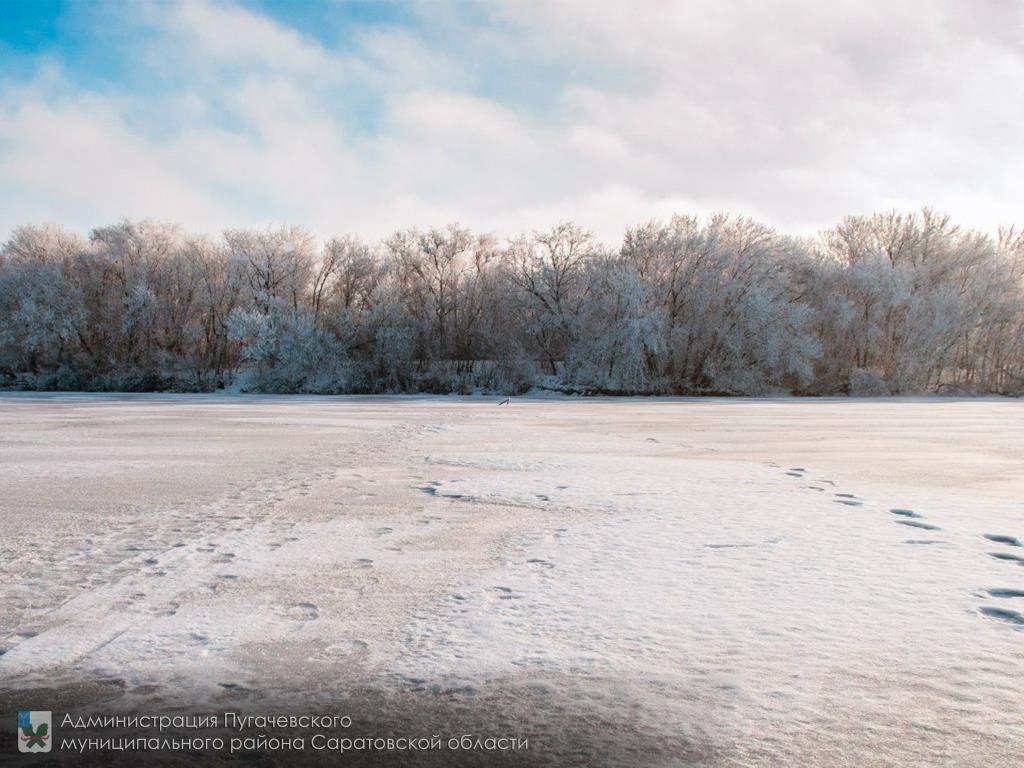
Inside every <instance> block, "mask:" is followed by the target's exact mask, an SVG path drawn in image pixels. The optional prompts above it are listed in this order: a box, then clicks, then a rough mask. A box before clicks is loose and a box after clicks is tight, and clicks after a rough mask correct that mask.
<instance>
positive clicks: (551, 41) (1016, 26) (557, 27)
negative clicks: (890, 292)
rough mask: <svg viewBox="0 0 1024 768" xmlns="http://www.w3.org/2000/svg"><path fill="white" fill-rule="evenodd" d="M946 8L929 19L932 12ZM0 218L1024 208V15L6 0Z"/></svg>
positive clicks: (266, 219) (534, 1) (628, 216)
mask: <svg viewBox="0 0 1024 768" xmlns="http://www.w3.org/2000/svg"><path fill="white" fill-rule="evenodd" d="M925 10H926V11H927V13H925V12H923V11H925ZM0 11H2V12H0V230H2V232H3V233H7V232H9V231H10V230H11V229H12V228H13V227H15V226H17V225H19V224H25V223H35V222H42V221H56V222H58V223H61V224H64V225H66V226H68V227H70V228H73V229H76V230H79V231H82V232H87V231H88V229H89V228H91V227H93V226H99V225H102V224H105V223H109V222H111V221H116V220H118V219H120V218H122V217H130V218H147V217H148V218H163V219H170V220H174V221H178V222H180V223H182V224H184V225H186V226H188V227H190V228H192V229H197V230H201V231H207V232H217V231H219V230H221V229H223V228H226V227H236V226H251V225H252V226H255V225H262V224H267V223H274V222H281V221H289V222H294V223H299V224H302V225H305V226H307V227H309V228H311V229H312V230H313V231H314V232H316V233H317V234H318V235H321V236H329V235H333V234H341V233H345V232H353V231H357V232H360V233H362V234H364V235H366V236H369V237H379V236H383V235H385V234H387V233H388V232H389V231H392V230H394V229H396V228H398V227H404V226H410V225H431V224H443V223H445V222H449V221H460V222H462V223H464V224H467V225H469V226H472V227H475V228H478V229H485V230H489V231H493V232H496V233H497V234H500V235H513V234H515V233H517V232H519V231H524V230H529V229H533V228H539V227H543V226H546V225H549V224H551V223H553V222H555V221H558V220H562V219H573V220H577V221H579V222H580V223H582V224H583V225H584V226H587V227H589V228H591V229H593V230H594V231H596V232H597V234H598V235H599V236H600V237H602V238H603V239H605V240H607V241H609V242H615V241H617V240H618V238H619V237H620V236H621V234H622V231H623V229H624V228H625V227H626V226H629V225H632V224H636V223H640V222H642V221H645V220H647V219H650V218H653V217H667V216H669V215H671V214H672V213H674V212H680V213H695V214H706V213H709V212H711V211H714V210H719V209H727V210H731V211H735V212H737V213H744V214H749V215H753V216H756V217H758V218H761V219H763V220H765V221H767V222H768V223H770V224H773V225H775V226H778V227H781V228H785V229H787V230H790V231H794V232H801V233H803V232H813V231H815V230H816V229H817V228H820V227H823V226H827V225H829V224H831V223H834V222H835V221H837V220H838V219H839V218H840V217H841V216H843V215H845V214H848V213H863V212H868V211H872V210H879V209H885V208H890V207H898V208H916V207H919V206H921V205H931V206H935V207H938V208H942V209H946V210H948V211H950V212H951V213H952V214H953V215H954V217H955V218H957V219H958V220H960V221H962V222H963V223H965V224H967V225H969V226H977V227H980V228H984V229H989V230H992V229H994V228H995V227H996V226H997V225H998V224H1000V223H1012V222H1014V221H1024V216H1022V215H1021V209H1022V207H1024V206H1022V202H1024V200H1022V199H1021V192H1020V190H1019V183H1018V181H1017V180H1018V178H1019V177H1020V175H1021V172H1022V171H1024V149H1022V146H1021V142H1020V141H1019V139H1018V137H1017V131H1018V128H1019V126H1020V125H1021V124H1022V118H1024V106H1022V105H1024V99H1021V98H1019V95H1020V94H1021V93H1024V44H1022V40H1024V20H1022V19H1024V16H1022V13H1024V12H1022V10H1021V6H1020V5H1019V4H1016V3H987V4H983V5H979V4H976V3H970V2H968V1H967V0H963V1H959V0H929V1H928V2H925V0H920V1H918V2H910V1H908V0H895V1H893V2H885V3H882V2H880V1H879V2H876V3H872V2H867V3H865V2H853V1H852V0H836V2H833V3H828V4H822V3H814V2H810V1H809V0H773V1H772V2H765V3H748V2H743V1H742V0H689V1H688V2H676V3H671V2H666V1H663V0H651V1H650V2H644V1H643V0H641V1H640V2H637V3H630V4H626V3H619V2H599V1H598V0H515V1H513V0H509V1H508V2H503V0H409V1H408V2H402V3H400V2H390V0H329V1H326V2H298V1H297V0H296V1H293V2H285V1H284V0H250V1H249V2H229V1H228V0H182V1H181V2H162V1H159V0H137V1H136V2H110V1H106V0H103V1H100V2H83V1H81V0H80V1H78V2H66V1H64V2H59V1H54V0H31V1H29V0H26V1H25V2H20V1H19V0H0Z"/></svg>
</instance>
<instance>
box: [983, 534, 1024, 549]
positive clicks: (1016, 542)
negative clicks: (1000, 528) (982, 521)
mask: <svg viewBox="0 0 1024 768" xmlns="http://www.w3.org/2000/svg"><path fill="white" fill-rule="evenodd" d="M985 538H986V539H988V540H989V541H994V542H996V543H997V544H1006V545H1008V546H1011V547H1020V546H1024V545H1022V544H1021V543H1020V539H1018V538H1016V537H1015V536H1004V535H1002V534H1000V533H986V534H985Z"/></svg>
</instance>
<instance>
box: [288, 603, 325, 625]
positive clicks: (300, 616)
mask: <svg viewBox="0 0 1024 768" xmlns="http://www.w3.org/2000/svg"><path fill="white" fill-rule="evenodd" d="M286 613H287V616H288V618H289V619H293V620H294V621H313V620H315V619H318V618H320V609H319V608H317V607H316V606H315V605H313V603H296V604H295V605H293V606H291V607H290V608H289V609H288V610H287V612H286Z"/></svg>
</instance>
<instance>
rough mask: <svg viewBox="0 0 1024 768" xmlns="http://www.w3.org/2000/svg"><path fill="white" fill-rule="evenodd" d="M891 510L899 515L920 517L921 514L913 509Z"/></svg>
mask: <svg viewBox="0 0 1024 768" xmlns="http://www.w3.org/2000/svg"><path fill="white" fill-rule="evenodd" d="M889 511H890V512H892V513H893V514H894V515H899V516H900V517H920V515H919V514H917V512H915V511H914V510H912V509H890V510H889Z"/></svg>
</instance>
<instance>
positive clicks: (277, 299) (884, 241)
mask: <svg viewBox="0 0 1024 768" xmlns="http://www.w3.org/2000/svg"><path fill="white" fill-rule="evenodd" d="M0 386H4V387H8V388H20V389H37V390H119V391H155V390H173V391H210V390H215V389H219V388H224V387H233V388H237V389H240V390H242V391H254V392H273V393H293V392H307V393H383V392H433V393H450V392H459V393H468V392H472V391H489V392H496V393H498V392H500V393H508V394H518V393H522V392H525V391H528V390H529V389H531V388H533V387H545V388H550V389H557V390H562V391H571V392H583V393H614V394H632V393H650V394H658V393H673V394H713V393H728V394H741V395H756V394H766V393H773V392H792V393H797V394H807V395H814V394H840V393H848V394H854V395H882V394H900V393H914V392H938V393H1000V394H1020V393H1022V392H1024V234H1022V233H1021V232H1019V231H1017V230H1016V229H1004V230H1000V231H999V233H998V234H997V235H996V236H994V237H993V236H990V235H987V234H984V233H980V232H977V231H973V230H969V229H963V228H961V227H959V226H956V225H955V224H954V223H952V222H951V220H950V218H949V216H947V215H944V214H939V213H936V212H934V211H931V210H928V209H925V210H924V211H922V212H919V213H911V214H903V213H897V212H889V213H881V214H876V215H872V216H852V217H847V218H846V219H844V220H843V221H842V222H841V223H840V224H839V225H837V226H836V227H834V228H832V229H829V230H826V231H824V232H822V233H820V234H819V235H817V236H815V237H810V238H798V237H792V236H787V235H785V234H783V233H780V232H777V231H776V230H774V229H772V228H771V227H768V226H765V225H763V224H760V223H758V222H756V221H754V220H751V219H749V218H743V217H733V216H729V215H726V214H719V215H714V216H711V217H709V218H706V219H698V218H695V217H690V216H675V217H673V218H672V219H671V221H668V222H664V221H652V222H649V223H646V224H642V225H640V226H637V227H633V228H631V229H628V230H627V231H626V233H625V236H624V239H623V242H622V244H621V247H619V248H618V249H617V250H612V249H609V248H607V247H604V246H602V245H601V244H599V243H598V242H597V241H596V240H595V239H594V238H593V237H592V236H591V235H590V234H589V233H587V232H586V231H584V230H582V229H581V228H579V227H578V226H575V225H573V224H571V223H561V224H558V225H557V226H555V227H553V228H552V229H550V230H547V231H543V232H534V233H532V234H530V235H523V236H520V237H517V238H515V239H512V240H507V241H499V240H498V239H496V238H495V237H492V236H490V235H486V234H475V233H473V232H471V231H470V230H468V229H465V228H463V227H460V226H458V225H450V226H448V227H445V228H443V229H429V230H419V229H409V230H403V231H400V232H396V233H395V234H393V235H392V236H390V237H388V238H387V239H385V240H384V241H383V242H380V243H368V242H365V241H363V240H361V239H359V238H358V237H355V236H349V237H343V238H334V239H331V240H328V241H327V242H325V243H323V244H319V243H318V242H317V240H316V239H315V238H314V237H313V236H312V235H311V234H310V233H309V232H307V231H306V230H304V229H302V228H300V227H295V226H281V227H271V228H265V229H240V230H229V231H227V232H225V233H224V234H223V237H221V238H217V239H214V238H210V237H206V236H197V235H193V234H190V233H188V232H186V231H185V230H183V229H182V228H181V227H179V226H177V225H174V224H168V223H164V222H159V221H139V222H132V221H124V222H121V223H119V224H115V225H113V226H107V227H100V228H98V229H95V230H93V231H92V232H91V234H90V235H89V237H88V238H82V237H81V236H79V235H76V234H74V233H71V232H68V231H66V230H65V229H62V228H60V227H57V226H53V225H47V226H27V227H21V228H18V229H16V230H15V231H14V232H13V234H12V236H11V237H10V239H9V240H8V241H7V242H6V243H5V244H4V245H3V247H2V249H0Z"/></svg>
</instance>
